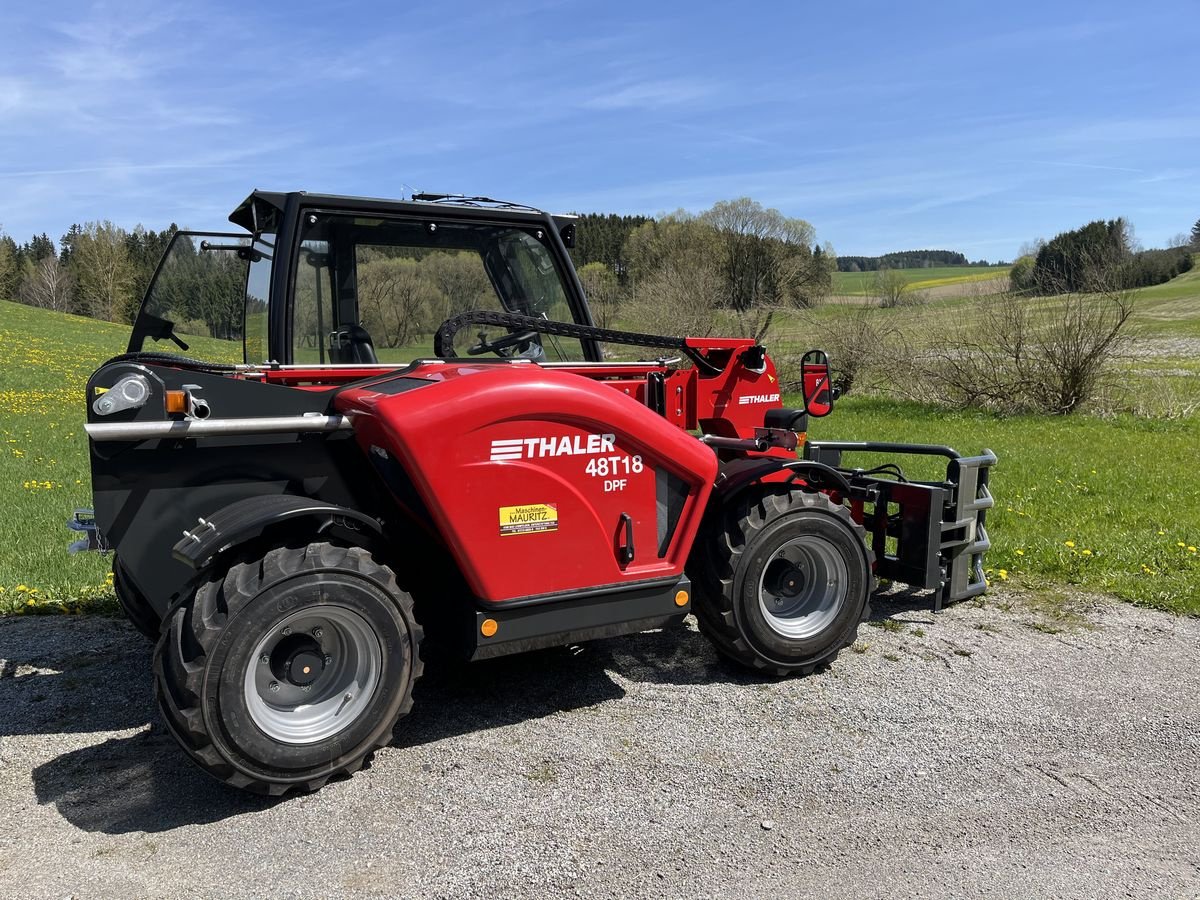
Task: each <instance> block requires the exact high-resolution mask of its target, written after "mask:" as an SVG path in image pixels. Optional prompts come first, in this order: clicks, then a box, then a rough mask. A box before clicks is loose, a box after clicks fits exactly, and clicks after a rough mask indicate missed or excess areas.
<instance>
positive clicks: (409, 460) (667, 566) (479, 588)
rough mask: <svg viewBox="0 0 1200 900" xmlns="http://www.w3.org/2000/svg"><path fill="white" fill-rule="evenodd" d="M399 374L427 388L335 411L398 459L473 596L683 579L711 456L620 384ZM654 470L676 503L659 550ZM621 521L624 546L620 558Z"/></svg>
mask: <svg viewBox="0 0 1200 900" xmlns="http://www.w3.org/2000/svg"><path fill="white" fill-rule="evenodd" d="M649 368H650V369H654V368H656V367H654V366H651V367H649ZM588 374H589V375H593V374H594V370H590V371H588ZM404 377H408V378H424V379H428V380H430V381H431V382H433V383H431V384H430V385H429V386H428V387H422V388H418V389H415V390H408V391H404V392H401V393H395V394H389V393H384V392H383V390H386V381H380V382H377V383H376V384H374V385H372V384H367V385H363V386H355V387H349V388H347V389H346V390H344V391H342V392H341V393H340V394H339V395H338V397H337V399H336V401H335V406H336V408H337V410H338V411H339V412H342V413H343V414H346V415H350V416H352V417H354V423H355V432H356V434H357V435H358V438H359V440H360V442H361V443H362V444H363V447H364V450H365V451H366V452H367V453H368V454H370V453H375V454H376V455H378V454H379V453H380V452H381V451H382V452H388V453H394V454H395V455H397V456H398V457H399V460H400V462H401V464H402V465H403V468H404V470H405V471H406V472H407V473H408V474H409V477H411V479H412V481H413V483H414V485H415V487H416V489H417V491H418V493H419V494H420V496H421V498H422V500H423V501H424V502H425V504H426V506H427V507H428V508H429V511H430V515H431V516H432V518H433V519H434V524H435V525H436V528H437V530H438V532H439V533H440V534H441V535H442V537H443V540H444V541H445V542H446V544H447V545H448V547H449V548H450V550H451V552H452V553H453V554H454V556H455V557H456V559H457V561H458V563H459V566H460V568H461V571H462V572H463V573H464V575H465V576H466V577H467V580H468V583H469V584H470V586H471V589H472V590H473V592H474V593H475V594H476V596H478V597H479V598H480V599H481V600H483V601H485V602H503V601H508V600H516V599H522V598H528V597H534V596H542V595H546V594H553V593H558V592H565V591H578V590H585V589H589V588H597V587H609V586H620V585H623V584H630V583H635V582H639V581H646V580H650V579H656V578H666V577H677V576H679V575H681V574H682V572H683V567H684V563H685V561H686V559H687V554H688V552H689V551H690V550H691V546H692V542H693V539H694V538H695V534H696V530H697V528H698V527H699V524H700V517H701V515H702V514H703V511H704V507H705V504H706V503H707V500H708V495H709V492H710V490H711V488H712V483H713V480H714V478H715V477H716V474H717V458H716V456H715V454H714V453H713V451H712V450H711V449H710V448H708V447H706V446H705V445H703V444H701V443H700V442H699V441H697V440H696V439H695V438H694V437H693V436H691V435H689V434H688V433H687V432H685V431H684V430H682V429H681V428H680V427H679V426H678V425H675V424H672V423H671V422H669V421H667V420H666V419H665V418H664V417H663V416H660V415H658V414H657V413H655V412H654V411H652V410H650V409H648V408H647V407H646V406H645V405H644V403H642V402H639V401H638V400H637V399H635V396H634V392H633V391H632V390H631V391H630V392H629V393H628V394H627V393H626V392H625V390H624V386H623V385H622V384H621V383H620V381H618V383H617V384H615V385H610V384H608V383H605V382H604V381H598V380H597V379H596V378H595V377H583V376H582V375H578V374H574V373H572V372H570V371H565V370H562V369H552V368H543V367H540V366H533V365H511V366H510V365H494V364H493V365H471V364H465V363H452V362H451V363H442V364H431V365H429V366H427V367H426V366H421V367H417V368H415V369H413V370H411V371H408V372H405V373H404ZM625 377H627V376H626V375H625V373H620V374H619V375H618V378H619V379H621V378H625ZM376 387H378V388H380V389H381V390H376ZM614 387H617V388H619V389H616V390H614ZM376 448H378V449H376ZM666 473H670V475H672V476H674V477H675V478H677V479H679V480H680V481H681V482H682V483H683V484H685V485H686V486H687V499H686V501H684V502H683V504H682V509H681V511H680V512H679V516H678V520H677V524H676V525H675V527H674V529H673V533H672V534H671V537H670V540H669V541H668V542H665V546H663V547H662V548H661V552H660V537H661V535H662V531H663V525H662V524H661V522H660V517H661V516H662V515H663V513H662V512H660V508H659V507H660V504H659V502H658V499H659V497H660V494H659V493H658V492H659V491H661V489H662V488H661V486H660V485H659V484H658V481H659V480H662V479H665V475H666ZM623 516H628V517H629V518H630V519H631V520H632V538H633V541H632V542H633V547H634V548H635V555H634V558H633V560H632V561H631V562H629V563H627V564H626V563H623V562H622V560H621V549H622V547H623V545H624V544H625V543H626V529H625V528H624V527H623V524H622V522H623ZM506 522H507V524H506Z"/></svg>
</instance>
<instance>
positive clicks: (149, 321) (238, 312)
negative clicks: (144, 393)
mask: <svg viewBox="0 0 1200 900" xmlns="http://www.w3.org/2000/svg"><path fill="white" fill-rule="evenodd" d="M249 245H250V239H249V238H248V237H246V236H245V235H233V234H215V233H200V232H186V231H181V232H178V233H177V234H176V235H175V237H174V238H172V239H171V243H170V245H169V246H168V247H167V252H166V253H165V254H164V255H163V259H162V262H161V263H159V267H158V271H157V272H156V273H155V275H154V281H152V282H151V284H150V289H149V290H148V291H147V292H146V297H145V299H144V300H143V301H142V308H141V310H140V312H139V313H138V317H137V320H136V321H135V322H134V327H133V334H132V336H131V337H130V340H129V351H130V352H137V351H139V350H143V349H152V350H155V351H159V352H173V353H178V352H187V353H188V354H190V355H192V356H197V357H200V358H202V359H207V360H212V361H215V362H241V361H242V337H243V334H242V328H243V316H244V306H245V302H246V274H247V269H248V267H249V265H250V258H251V253H250V251H249ZM147 338H149V339H150V340H151V341H152V342H158V344H159V346H155V345H154V344H153V343H152V344H151V345H150V346H148V347H147V346H144V342H145V341H146V339H147ZM164 342H165V344H166V346H161V344H163V343H164Z"/></svg>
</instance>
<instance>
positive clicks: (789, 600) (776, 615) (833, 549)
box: [758, 535, 850, 639]
mask: <svg viewBox="0 0 1200 900" xmlns="http://www.w3.org/2000/svg"><path fill="white" fill-rule="evenodd" d="M849 590H850V572H849V569H848V568H847V566H846V560H845V559H843V557H842V554H841V553H840V552H839V551H838V548H837V546H836V545H835V544H834V543H833V542H832V541H830V540H828V539H826V538H824V537H820V536H819V535H806V536H805V537H799V538H793V539H792V540H790V541H788V542H787V543H786V544H784V545H783V546H782V547H780V548H779V549H778V550H776V551H775V552H774V553H772V554H771V558H770V559H768V560H767V564H766V566H764V567H763V571H762V575H761V576H760V577H759V579H758V607H759V609H760V610H761V612H762V614H763V618H764V619H765V620H766V623H767V625H768V627H770V629H771V630H772V631H774V632H775V633H776V634H779V635H782V636H783V637H785V638H791V639H804V638H811V637H813V636H814V635H817V634H820V633H821V632H822V631H824V630H825V629H826V628H828V627H829V625H830V623H831V622H833V621H834V619H836V618H837V616H838V613H840V612H841V611H842V607H843V606H845V604H846V597H847V595H848V594H849Z"/></svg>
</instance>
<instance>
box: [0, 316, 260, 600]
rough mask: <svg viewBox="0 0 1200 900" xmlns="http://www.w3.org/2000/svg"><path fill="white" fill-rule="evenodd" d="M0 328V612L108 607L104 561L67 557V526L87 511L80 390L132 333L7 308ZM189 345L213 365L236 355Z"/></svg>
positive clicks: (224, 348) (214, 345)
mask: <svg viewBox="0 0 1200 900" xmlns="http://www.w3.org/2000/svg"><path fill="white" fill-rule="evenodd" d="M0 323H2V324H0V503H2V504H3V513H2V514H0V610H9V611H11V610H13V609H17V608H22V609H33V610H40V609H41V608H42V607H43V606H45V605H49V606H50V607H51V608H54V609H57V608H60V607H61V606H63V605H64V604H65V608H67V609H80V608H90V607H95V606H97V605H99V606H101V607H108V606H111V603H112V591H111V588H110V587H109V586H108V579H107V576H108V574H109V558H108V557H107V556H101V555H99V554H96V553H80V554H77V555H74V556H69V555H68V554H67V545H68V544H69V543H70V542H71V541H72V540H73V539H74V538H75V537H78V535H76V534H75V533H74V532H71V531H68V530H67V528H66V521H67V520H68V519H69V518H70V517H71V512H72V510H73V509H74V508H75V507H76V506H91V503H92V499H91V483H90V476H89V472H88V461H87V436H86V435H85V434H84V432H83V423H84V411H83V404H84V387H85V385H86V384H87V379H88V377H89V376H90V375H91V374H92V372H93V371H94V370H95V369H96V368H97V366H99V365H100V363H102V362H104V360H106V359H109V358H111V357H113V356H116V355H117V354H119V353H123V352H124V351H125V345H126V343H127V342H128V340H129V328H127V327H125V326H122V325H113V324H110V323H108V322H98V321H96V320H95V319H85V318H81V317H78V316H67V315H62V314H60V313H51V312H46V311H44V310H40V309H33V308H31V307H28V306H22V305H20V304H17V303H9V302H5V301H0ZM185 340H187V342H188V343H189V344H190V345H191V351H190V352H192V353H195V354H197V355H202V356H206V357H207V358H211V359H226V360H228V359H229V358H230V356H231V351H232V350H233V349H234V347H233V345H232V344H229V342H226V341H213V340H209V339H205V338H191V337H185ZM236 349H237V355H238V357H239V361H240V348H236Z"/></svg>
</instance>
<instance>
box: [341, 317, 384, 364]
mask: <svg viewBox="0 0 1200 900" xmlns="http://www.w3.org/2000/svg"><path fill="white" fill-rule="evenodd" d="M329 355H330V356H331V357H332V358H333V359H334V361H335V362H339V363H359V364H371V363H377V362H379V359H378V357H376V356H375V344H374V342H373V341H372V340H371V335H370V334H368V333H367V329H365V328H363V327H362V326H361V325H348V326H346V327H345V328H343V329H342V330H341V331H339V332H337V334H335V335H334V346H333V347H332V348H331V351H330V354H329Z"/></svg>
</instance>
